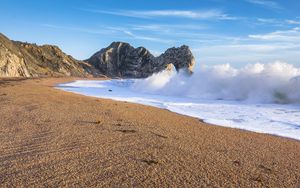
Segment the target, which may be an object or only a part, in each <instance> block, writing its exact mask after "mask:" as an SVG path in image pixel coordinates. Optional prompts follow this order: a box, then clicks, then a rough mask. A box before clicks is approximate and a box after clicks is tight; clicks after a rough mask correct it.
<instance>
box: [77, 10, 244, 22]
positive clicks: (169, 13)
mask: <svg viewBox="0 0 300 188" xmlns="http://www.w3.org/2000/svg"><path fill="white" fill-rule="evenodd" d="M81 10H84V11H88V12H94V13H101V14H110V15H117V16H126V17H135V18H154V17H181V18H190V19H218V20H236V19H238V18H236V17H232V16H229V15H227V14H225V13H224V12H222V11H220V10H215V9H212V10H202V11H193V10H145V11H138V10H116V11H107V10H94V9H81Z"/></svg>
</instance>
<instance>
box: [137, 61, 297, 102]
mask: <svg viewBox="0 0 300 188" xmlns="http://www.w3.org/2000/svg"><path fill="white" fill-rule="evenodd" d="M132 89H133V90H138V91H142V92H145V93H151V94H163V95H169V96H177V97H191V98H198V99H209V100H235V101H246V102H252V103H300V69H299V68H296V67H294V66H293V65H290V64H287V63H283V62H275V63H270V64H260V63H256V64H250V65H246V66H245V67H243V68H241V69H236V68H233V67H231V66H230V65H229V64H224V65H216V66H211V67H209V66H202V67H201V69H200V70H199V71H197V72H195V73H194V74H192V75H191V76H187V75H186V74H185V73H183V72H179V73H176V72H175V71H173V72H171V73H170V71H162V72H160V73H157V74H154V75H152V76H151V77H149V78H146V79H140V80H136V81H135V83H134V84H133V86H132Z"/></svg>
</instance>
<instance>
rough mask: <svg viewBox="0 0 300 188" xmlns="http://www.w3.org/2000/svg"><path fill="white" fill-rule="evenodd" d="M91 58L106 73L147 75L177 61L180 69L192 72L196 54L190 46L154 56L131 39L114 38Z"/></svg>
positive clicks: (90, 62) (134, 75)
mask: <svg viewBox="0 0 300 188" xmlns="http://www.w3.org/2000/svg"><path fill="white" fill-rule="evenodd" d="M87 62H88V63H89V64H91V65H93V66H94V67H95V68H97V69H99V70H100V72H102V73H103V74H105V75H108V76H112V77H134V78H144V77H148V76H150V75H152V74H153V73H155V72H160V71H162V70H164V69H166V68H167V67H168V66H169V65H170V64H173V65H174V67H175V68H176V70H177V71H179V70H180V69H185V70H186V71H187V72H189V73H192V70H193V66H194V64H195V59H194V56H193V54H192V52H191V50H190V49H189V47H188V46H185V45H183V46H181V47H179V48H170V49H168V50H167V51H166V52H165V53H163V54H162V55H160V56H159V57H154V56H153V55H152V54H151V53H150V52H149V51H148V50H147V49H146V48H144V47H138V48H134V47H132V46H131V45H129V44H128V43H124V42H113V43H111V44H110V45H109V46H108V47H107V48H104V49H102V50H100V51H99V52H97V53H95V54H94V55H93V56H92V57H91V58H90V59H88V60H87Z"/></svg>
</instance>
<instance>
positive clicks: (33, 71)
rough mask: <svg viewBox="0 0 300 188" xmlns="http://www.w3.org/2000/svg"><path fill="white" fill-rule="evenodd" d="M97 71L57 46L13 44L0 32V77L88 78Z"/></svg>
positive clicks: (14, 42)
mask: <svg viewBox="0 0 300 188" xmlns="http://www.w3.org/2000/svg"><path fill="white" fill-rule="evenodd" d="M95 71H96V70H95V69H94V68H93V67H92V66H91V65H89V64H88V63H86V62H83V61H78V60H75V59H74V58H73V57H71V56H69V55H66V54H65V53H63V52H62V51H61V50H60V49H59V48H58V47H57V46H51V45H43V46H38V45H36V44H29V43H23V42H16V41H11V40H9V39H8V38H6V37H5V36H4V35H2V34H1V33H0V77H39V76H88V75H90V74H94V73H96V72H95Z"/></svg>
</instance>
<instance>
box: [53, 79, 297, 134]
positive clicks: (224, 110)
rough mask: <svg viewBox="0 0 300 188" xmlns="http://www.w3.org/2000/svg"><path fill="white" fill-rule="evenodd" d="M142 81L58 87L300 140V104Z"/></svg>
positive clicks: (101, 82) (214, 122) (79, 82)
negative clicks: (193, 93)
mask: <svg viewBox="0 0 300 188" xmlns="http://www.w3.org/2000/svg"><path fill="white" fill-rule="evenodd" d="M139 82H140V80H132V79H128V80H106V81H88V80H78V81H75V82H71V83H65V84H59V85H58V86H57V87H58V88H59V89H62V90H65V91H69V92H74V93H79V94H82V95H86V96H93V97H99V98H106V99H113V100H119V101H128V102H133V103H139V104H145V105H150V106H155V107H159V108H164V109H168V110H170V111H173V112H177V113H180V114H185V115H188V116H192V117H197V118H201V119H203V120H204V121H205V122H208V123H212V124H215V125H220V126H225V127H232V128H239V129H245V130H249V131H254V132H259V133H268V134H273V135H278V136H283V137H289V138H293V139H297V140H300V106H298V105H295V104H262V103H249V102H245V101H229V100H212V99H198V98H192V97H183V96H180V97H179V96H171V95H164V94H157V93H151V92H145V91H142V90H141V89H138V88H139V87H140V86H138V87H137V84H140V83H139Z"/></svg>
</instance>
